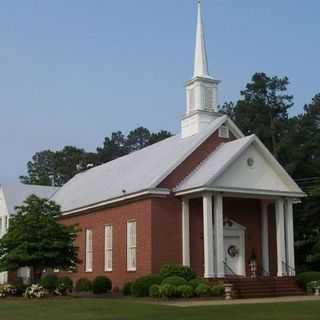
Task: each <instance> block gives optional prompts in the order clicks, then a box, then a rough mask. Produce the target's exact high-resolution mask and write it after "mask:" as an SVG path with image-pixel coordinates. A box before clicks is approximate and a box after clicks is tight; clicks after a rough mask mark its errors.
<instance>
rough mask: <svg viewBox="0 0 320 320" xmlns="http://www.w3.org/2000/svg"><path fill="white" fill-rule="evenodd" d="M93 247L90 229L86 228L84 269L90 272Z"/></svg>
mask: <svg viewBox="0 0 320 320" xmlns="http://www.w3.org/2000/svg"><path fill="white" fill-rule="evenodd" d="M92 258H93V247H92V230H90V229H87V230H86V265H85V271H86V272H92V271H93V270H92V269H93V268H92V264H93V263H92V261H93V259H92Z"/></svg>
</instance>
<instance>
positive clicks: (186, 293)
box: [177, 284, 194, 298]
mask: <svg viewBox="0 0 320 320" xmlns="http://www.w3.org/2000/svg"><path fill="white" fill-rule="evenodd" d="M177 291H178V295H179V296H180V297H182V298H191V297H193V295H194V290H193V287H192V286H191V285H189V284H186V285H182V286H179V287H178V288H177Z"/></svg>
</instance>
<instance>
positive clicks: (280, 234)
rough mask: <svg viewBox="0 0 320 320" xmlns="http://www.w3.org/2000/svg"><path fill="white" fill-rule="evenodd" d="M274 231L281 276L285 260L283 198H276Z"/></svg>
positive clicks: (279, 274)
mask: <svg viewBox="0 0 320 320" xmlns="http://www.w3.org/2000/svg"><path fill="white" fill-rule="evenodd" d="M275 205H276V232H277V260H278V273H277V275H278V277H283V276H285V274H286V270H285V266H284V264H283V262H285V261H286V247H285V231H284V201H283V199H277V200H276V204H275Z"/></svg>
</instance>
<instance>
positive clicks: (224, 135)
mask: <svg viewBox="0 0 320 320" xmlns="http://www.w3.org/2000/svg"><path fill="white" fill-rule="evenodd" d="M218 85H219V81H218V80H216V79H215V78H214V77H212V76H210V74H209V71H208V64H207V54H206V45H205V37H204V31H203V23H202V17H201V5H200V3H199V4H198V22H197V34H196V50H195V65H194V74H193V78H192V79H191V80H190V81H188V82H187V83H186V93H187V103H186V112H185V115H184V117H183V119H182V121H181V132H180V133H178V134H177V135H175V136H173V137H171V138H168V139H166V140H163V141H161V142H159V143H156V144H154V145H152V146H149V147H146V148H144V149H142V150H140V151H137V152H134V153H131V154H129V155H126V156H123V157H121V158H118V159H116V160H114V161H111V162H108V163H106V164H103V165H101V166H97V167H95V168H92V169H90V170H87V171H85V172H83V173H80V174H78V175H76V176H75V177H74V178H73V179H71V180H70V181H69V182H68V183H67V184H65V185H64V186H63V187H62V188H60V189H59V190H58V191H57V192H56V193H55V195H54V196H53V197H52V198H51V200H54V201H56V202H57V203H58V204H60V205H61V208H62V211H63V216H62V218H61V220H60V221H61V222H62V223H64V224H67V225H69V224H78V225H79V227H80V228H81V232H80V233H79V235H78V239H77V246H78V247H79V255H80V259H81V261H82V262H81V263H80V264H79V265H78V268H77V271H76V272H74V273H68V275H71V276H72V277H73V278H74V280H77V279H79V278H82V277H85V278H89V279H92V278H94V277H95V276H97V275H106V276H108V277H109V278H110V279H111V280H112V282H113V284H114V285H115V286H119V287H122V286H123V284H124V283H126V282H127V281H129V280H133V279H135V278H137V277H139V276H142V275H146V274H150V273H157V272H159V269H160V267H161V266H162V265H164V264H168V263H177V264H183V265H186V266H191V267H192V269H193V270H194V271H196V273H197V274H198V275H199V276H200V277H205V278H210V279H211V278H214V279H216V278H227V277H228V276H239V277H252V276H254V275H256V276H264V277H286V276H294V274H295V258H294V233H293V206H294V204H295V203H297V202H299V198H301V197H303V196H305V195H304V193H303V192H302V191H301V190H300V188H299V187H298V186H297V184H296V183H295V182H294V181H293V179H292V178H291V177H290V176H289V175H288V174H287V172H286V171H285V170H284V168H283V167H282V166H281V165H280V164H279V163H278V162H277V160H276V159H275V158H274V157H273V155H272V154H271V153H270V152H269V151H268V150H267V148H266V147H265V146H264V145H263V144H262V143H261V141H260V140H259V139H258V138H257V137H256V136H255V135H252V136H248V137H245V136H244V135H243V133H242V132H241V130H240V129H239V128H238V127H237V125H236V124H235V123H234V122H233V121H232V120H231V119H230V118H229V117H228V116H226V115H222V114H220V113H219V112H218V108H217V105H218V101H217V96H218Z"/></svg>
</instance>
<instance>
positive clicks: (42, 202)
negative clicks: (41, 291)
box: [0, 195, 79, 280]
mask: <svg viewBox="0 0 320 320" xmlns="http://www.w3.org/2000/svg"><path fill="white" fill-rule="evenodd" d="M59 216H60V207H59V206H58V205H57V204H55V203H54V202H52V201H48V200H46V199H40V198H38V197H37V196H35V195H32V196H30V197H28V198H27V199H26V200H25V202H24V203H23V205H22V206H20V207H18V208H17V213H16V215H15V216H13V217H12V218H11V219H10V224H9V230H8V232H7V233H6V234H5V235H4V236H3V237H2V238H1V239H0V270H17V269H18V268H20V267H30V268H31V270H32V271H33V273H32V274H33V279H34V280H37V279H38V278H39V276H40V275H41V272H42V271H43V270H44V269H46V268H59V269H63V270H68V269H70V268H74V267H75V266H76V264H77V263H78V262H79V260H78V254H77V252H78V249H77V248H76V247H75V246H74V241H75V239H76V236H77V229H76V227H75V226H64V225H63V224H60V223H59V222H58V221H57V218H58V217H59Z"/></svg>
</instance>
